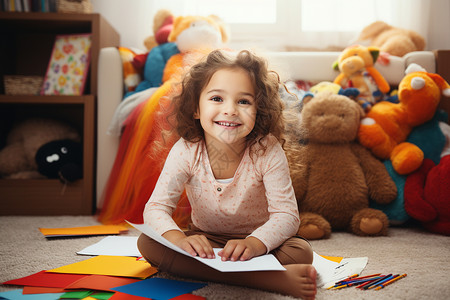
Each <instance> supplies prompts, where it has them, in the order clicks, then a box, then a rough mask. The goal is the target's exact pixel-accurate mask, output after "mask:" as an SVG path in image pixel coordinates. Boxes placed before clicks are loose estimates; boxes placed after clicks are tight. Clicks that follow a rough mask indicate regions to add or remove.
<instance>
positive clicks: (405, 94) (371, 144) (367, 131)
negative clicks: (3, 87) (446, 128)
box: [358, 64, 450, 174]
mask: <svg viewBox="0 0 450 300" xmlns="http://www.w3.org/2000/svg"><path fill="white" fill-rule="evenodd" d="M416 70H419V71H416ZM406 73H407V75H406V76H405V77H404V78H403V79H402V81H401V82H400V85H399V91H398V99H399V103H391V102H387V101H382V102H379V103H377V104H376V105H374V106H373V107H372V109H371V110H370V112H369V113H368V114H367V115H366V118H365V119H363V120H362V121H361V126H360V128H359V132H358V140H359V142H360V143H361V144H362V145H363V146H365V147H367V148H368V149H370V150H371V151H372V153H373V154H374V155H375V156H377V157H378V158H380V159H390V160H391V162H392V165H393V168H394V170H395V171H396V172H397V173H399V174H409V173H411V172H413V171H414V170H416V169H418V168H419V167H420V165H421V164H422V161H423V158H424V156H423V152H422V150H421V149H420V148H419V147H417V146H416V145H414V144H411V143H407V142H405V141H406V138H407V137H408V135H409V134H410V132H411V130H412V128H414V127H416V126H418V125H420V124H423V123H425V122H427V121H429V120H431V119H432V117H433V116H434V114H435V112H436V109H437V106H438V104H439V101H440V98H441V93H443V94H445V95H450V86H449V85H448V83H447V82H446V81H445V80H444V79H443V78H442V77H441V76H439V75H438V74H432V73H427V72H425V71H424V70H423V68H420V66H418V65H415V64H413V65H411V66H409V67H408V68H407V71H406Z"/></svg>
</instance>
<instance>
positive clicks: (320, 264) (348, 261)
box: [313, 252, 369, 288]
mask: <svg viewBox="0 0 450 300" xmlns="http://www.w3.org/2000/svg"><path fill="white" fill-rule="evenodd" d="M368 260H369V259H368V257H355V258H343V259H342V260H341V262H339V263H337V262H335V261H331V260H329V259H326V258H324V257H322V256H320V255H318V254H317V253H316V252H314V259H313V266H314V268H316V271H317V274H318V279H317V286H318V287H323V288H327V287H329V286H330V285H334V283H335V282H337V281H339V280H342V279H345V278H347V277H348V276H350V275H353V274H360V273H361V272H362V270H364V268H365V267H366V265H367V261H368Z"/></svg>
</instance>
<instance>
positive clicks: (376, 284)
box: [367, 274, 395, 290]
mask: <svg viewBox="0 0 450 300" xmlns="http://www.w3.org/2000/svg"><path fill="white" fill-rule="evenodd" d="M394 277H395V276H394V275H392V274H391V275H388V276H386V277H385V278H384V279H383V280H381V281H378V282H376V283H375V284H371V285H370V286H369V287H368V288H367V289H369V290H370V289H373V288H376V287H377V286H379V285H380V284H383V283H385V282H388V281H389V280H391V279H392V278H394Z"/></svg>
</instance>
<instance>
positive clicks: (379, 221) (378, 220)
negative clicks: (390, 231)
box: [350, 208, 389, 236]
mask: <svg viewBox="0 0 450 300" xmlns="http://www.w3.org/2000/svg"><path fill="white" fill-rule="evenodd" d="M388 225H389V220H388V218H387V216H386V215H385V214H384V213H383V212H382V211H381V210H378V209H373V208H364V209H361V210H360V211H359V212H357V213H356V214H355V215H354V216H353V218H352V221H351V225H350V226H351V230H352V232H353V233H355V234H357V235H360V236H380V235H386V234H387V228H388Z"/></svg>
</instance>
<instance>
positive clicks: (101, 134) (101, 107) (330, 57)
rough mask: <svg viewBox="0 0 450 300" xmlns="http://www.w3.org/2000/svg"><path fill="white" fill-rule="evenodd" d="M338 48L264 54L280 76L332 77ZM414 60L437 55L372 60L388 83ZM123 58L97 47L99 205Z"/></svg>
mask: <svg viewBox="0 0 450 300" xmlns="http://www.w3.org/2000/svg"><path fill="white" fill-rule="evenodd" d="M339 54H340V52H269V53H266V54H265V56H266V57H267V59H268V61H269V65H270V67H271V68H272V69H274V70H276V71H277V72H278V73H279V74H280V76H281V78H282V80H288V79H292V80H299V79H302V80H309V81H313V82H315V81H317V82H319V81H333V80H334V78H335V77H336V76H337V75H338V72H337V71H335V70H333V69H332V64H333V62H334V61H336V60H337V58H338V56H339ZM411 63H417V64H419V65H421V66H422V67H424V68H425V69H426V70H427V71H428V72H436V58H435V54H434V53H433V52H431V51H420V52H412V53H409V54H407V55H405V56H404V57H391V58H390V63H389V64H388V65H380V64H378V63H377V64H375V67H376V68H377V69H378V70H379V71H380V73H381V74H382V75H383V76H384V78H385V79H386V80H387V81H388V82H389V84H390V85H392V86H396V85H398V83H399V82H400V81H401V79H402V78H403V76H404V71H405V69H406V67H407V66H408V65H409V64H411ZM123 91H124V86H123V73H122V61H121V58H120V56H119V52H118V50H117V48H115V47H108V48H103V49H101V51H100V57H99V66H98V98H97V160H96V163H97V174H96V179H97V184H96V188H97V207H98V208H100V207H101V206H102V203H101V201H102V197H101V195H102V193H103V190H104V188H105V184H106V182H107V180H108V177H109V173H110V171H111V169H112V166H113V163H114V160H115V156H116V152H117V149H118V146H119V142H120V139H119V138H118V137H117V136H111V135H108V134H107V133H106V132H107V130H108V126H109V124H110V122H111V119H112V117H113V115H114V112H115V110H116V108H117V106H118V105H119V104H120V103H121V101H122V99H123V93H124V92H123Z"/></svg>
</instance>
